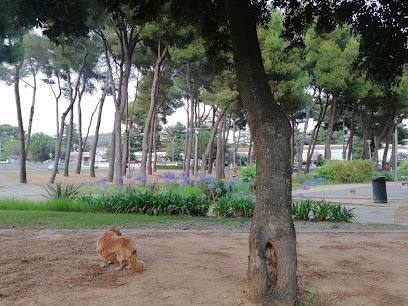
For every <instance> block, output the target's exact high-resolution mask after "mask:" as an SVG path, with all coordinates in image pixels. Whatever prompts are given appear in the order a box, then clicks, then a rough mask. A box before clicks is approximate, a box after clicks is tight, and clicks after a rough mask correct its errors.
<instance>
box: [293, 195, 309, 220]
mask: <svg viewBox="0 0 408 306" xmlns="http://www.w3.org/2000/svg"><path fill="white" fill-rule="evenodd" d="M312 204H313V201H312V200H310V199H306V200H301V201H300V202H294V203H293V204H292V213H293V217H294V219H296V220H309V217H310V212H311V210H312Z"/></svg>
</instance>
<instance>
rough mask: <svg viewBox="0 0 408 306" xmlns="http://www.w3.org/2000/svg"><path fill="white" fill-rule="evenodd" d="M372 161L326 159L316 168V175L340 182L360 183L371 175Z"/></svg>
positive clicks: (372, 172)
mask: <svg viewBox="0 0 408 306" xmlns="http://www.w3.org/2000/svg"><path fill="white" fill-rule="evenodd" d="M373 174H374V171H373V163H372V162H371V161H370V160H361V159H355V160H352V161H347V162H343V161H337V160H333V161H326V162H325V163H324V164H323V166H322V167H320V168H317V169H316V176H318V177H323V178H325V179H326V180H332V181H335V182H340V183H362V182H364V181H366V180H368V179H369V178H370V177H371V176H373Z"/></svg>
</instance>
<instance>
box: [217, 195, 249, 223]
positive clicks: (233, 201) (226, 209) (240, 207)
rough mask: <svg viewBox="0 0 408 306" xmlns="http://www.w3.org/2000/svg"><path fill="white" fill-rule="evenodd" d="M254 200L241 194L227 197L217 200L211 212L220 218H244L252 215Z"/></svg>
mask: <svg viewBox="0 0 408 306" xmlns="http://www.w3.org/2000/svg"><path fill="white" fill-rule="evenodd" d="M254 209H255V199H254V198H253V197H248V196H245V195H244V194H243V193H242V192H239V193H236V194H234V195H228V196H226V197H223V198H221V199H219V200H218V202H216V203H215V205H214V210H213V212H214V213H215V214H216V215H217V216H220V217H246V218H250V217H252V216H253V214H254Z"/></svg>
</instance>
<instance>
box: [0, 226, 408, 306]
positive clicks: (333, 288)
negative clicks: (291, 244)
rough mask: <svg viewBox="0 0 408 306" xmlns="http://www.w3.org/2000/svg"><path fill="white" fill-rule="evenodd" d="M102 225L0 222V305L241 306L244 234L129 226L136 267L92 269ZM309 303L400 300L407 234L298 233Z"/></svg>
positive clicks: (407, 301)
mask: <svg viewBox="0 0 408 306" xmlns="http://www.w3.org/2000/svg"><path fill="white" fill-rule="evenodd" d="M101 233H102V231H64V230H31V229H3V230H0V245H1V250H0V294H1V295H2V297H1V298H0V305H109V304H111V305H251V303H250V301H249V300H248V296H247V279H246V269H247V263H248V261H247V256H248V234H247V233H210V232H186V233H174V232H173V233H169V232H136V231H125V232H124V233H125V234H128V235H131V236H133V237H134V238H136V241H137V243H138V253H139V257H140V259H142V260H144V261H145V263H146V268H147V269H146V271H144V272H143V273H141V274H133V273H132V272H130V271H122V272H118V271H115V270H114V267H113V266H110V267H108V268H100V267H99V261H98V256H97V253H96V251H95V243H96V240H97V238H98V237H99V235H100V234H101ZM297 240H298V258H299V264H298V282H299V286H300V289H301V291H300V292H301V294H303V296H306V295H307V293H308V292H310V291H311V290H317V294H316V295H315V297H314V305H353V306H354V305H408V276H407V275H408V274H407V269H406V266H407V265H406V263H407V262H408V255H407V254H408V252H407V251H408V245H407V241H408V233H407V232H405V233H404V232H395V233H388V232H387V233H376V234H373V233H298V234H297Z"/></svg>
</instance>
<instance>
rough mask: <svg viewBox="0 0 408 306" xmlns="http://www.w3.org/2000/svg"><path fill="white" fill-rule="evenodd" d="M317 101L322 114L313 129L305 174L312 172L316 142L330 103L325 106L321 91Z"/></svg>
mask: <svg viewBox="0 0 408 306" xmlns="http://www.w3.org/2000/svg"><path fill="white" fill-rule="evenodd" d="M317 99H318V101H319V104H320V114H319V119H318V120H317V124H316V125H315V127H314V128H313V132H312V137H311V138H310V143H309V147H308V150H307V160H306V167H305V173H309V171H310V165H311V164H312V157H313V153H314V149H315V146H316V142H317V136H318V135H319V131H320V127H321V125H322V121H323V118H324V116H325V115H326V111H327V107H328V101H326V104H325V105H324V106H323V102H322V100H321V97H320V91H319V95H318V98H317Z"/></svg>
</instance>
